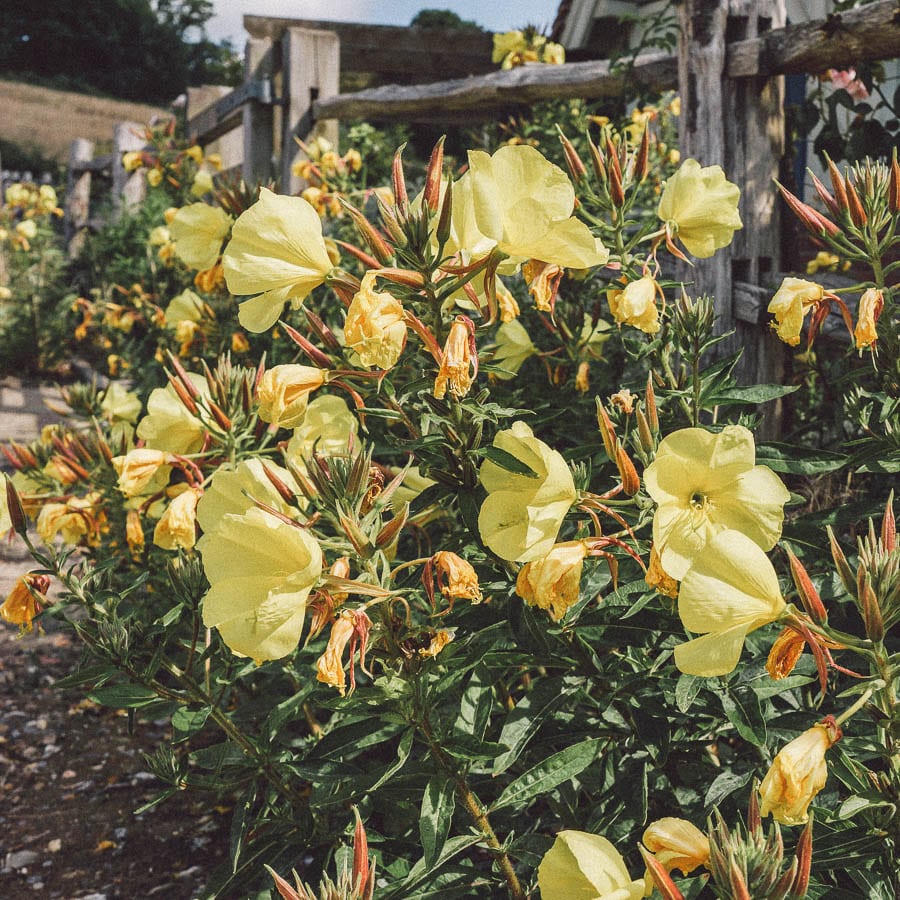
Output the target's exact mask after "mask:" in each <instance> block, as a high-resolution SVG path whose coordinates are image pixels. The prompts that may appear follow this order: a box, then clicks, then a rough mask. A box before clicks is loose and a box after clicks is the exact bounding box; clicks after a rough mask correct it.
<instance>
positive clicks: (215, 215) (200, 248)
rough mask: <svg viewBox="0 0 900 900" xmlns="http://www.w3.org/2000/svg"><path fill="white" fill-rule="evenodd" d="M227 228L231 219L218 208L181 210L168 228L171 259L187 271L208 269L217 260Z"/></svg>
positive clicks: (197, 206)
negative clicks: (174, 256)
mask: <svg viewBox="0 0 900 900" xmlns="http://www.w3.org/2000/svg"><path fill="white" fill-rule="evenodd" d="M230 228H231V216H229V215H228V213H226V212H225V210H223V209H220V208H219V207H218V206H209V205H208V204H206V203H191V204H190V205H189V206H183V207H182V208H181V209H179V210H178V212H177V213H176V214H175V218H174V219H172V222H171V224H170V225H169V233H170V234H171V236H172V240H173V241H175V255H176V256H177V257H178V258H179V259H180V260H181V261H182V262H183V263H184V264H185V265H186V266H188V267H189V268H191V269H208V268H210V266H214V265H215V263H216V260H217V259H218V258H219V254H220V253H221V252H222V241H224V240H225V236H226V235H227V234H228V230H229V229H230Z"/></svg>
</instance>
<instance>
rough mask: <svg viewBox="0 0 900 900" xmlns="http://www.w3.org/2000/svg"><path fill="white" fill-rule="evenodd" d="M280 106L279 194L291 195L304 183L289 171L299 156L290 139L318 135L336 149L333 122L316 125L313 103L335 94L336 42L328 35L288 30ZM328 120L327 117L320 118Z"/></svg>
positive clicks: (283, 58)
mask: <svg viewBox="0 0 900 900" xmlns="http://www.w3.org/2000/svg"><path fill="white" fill-rule="evenodd" d="M281 48H282V50H281V57H282V78H283V83H284V89H283V90H284V100H283V103H282V110H283V115H282V136H281V191H282V193H285V194H294V193H297V192H298V191H300V190H302V189H303V188H304V187H305V186H306V183H305V182H304V181H303V180H302V179H301V178H299V177H298V176H296V175H295V174H294V173H293V172H292V171H291V170H292V168H293V165H294V163H295V162H296V161H297V160H299V159H300V158H301V157H302V154H303V152H302V151H301V149H300V147H299V146H298V145H297V142H296V140H294V138H301V139H304V138H307V137H309V136H310V134H311V133H313V126H314V125H315V133H316V134H322V135H323V136H324V137H326V138H328V140H330V141H331V143H332V144H334V146H335V147H337V122H336V121H334V120H333V119H332V121H331V122H328V123H323V122H317V120H318V119H319V118H320V117H319V116H317V115H315V114H314V112H313V101H314V100H315V99H316V97H318V96H323V95H324V96H326V97H327V96H328V95H330V94H336V93H337V91H338V83H339V80H340V69H339V66H340V41H339V40H338V36H337V35H336V34H334V33H333V32H330V31H314V30H312V29H308V28H288V29H287V30H286V31H285V32H284V36H283V37H282V39H281ZM321 118H330V117H327V116H325V117H321Z"/></svg>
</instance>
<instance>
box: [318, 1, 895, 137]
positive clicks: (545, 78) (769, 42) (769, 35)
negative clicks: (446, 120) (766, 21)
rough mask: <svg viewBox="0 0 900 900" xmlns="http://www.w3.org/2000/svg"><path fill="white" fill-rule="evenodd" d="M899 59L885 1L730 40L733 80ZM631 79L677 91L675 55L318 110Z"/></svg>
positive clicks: (429, 106) (400, 92)
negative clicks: (759, 34) (744, 39)
mask: <svg viewBox="0 0 900 900" xmlns="http://www.w3.org/2000/svg"><path fill="white" fill-rule="evenodd" d="M895 56H900V8H898V5H897V2H896V0H879V2H877V3H872V4H869V5H867V6H863V7H860V8H858V9H854V10H851V11H850V12H846V13H842V14H840V15H838V14H833V15H830V16H828V18H826V19H824V20H821V21H817V22H810V23H806V24H803V25H791V26H788V27H786V28H776V29H773V30H771V31H768V32H766V33H765V34H764V35H762V36H760V37H758V38H754V39H752V40H746V41H736V42H734V43H731V44H729V45H728V48H727V52H726V72H727V74H728V75H729V76H730V77H732V78H739V77H748V76H755V75H777V74H783V73H788V72H810V73H815V72H820V71H823V70H825V69H827V68H830V67H835V66H842V65H852V64H853V63H859V62H863V61H871V60H879V59H889V58H892V57H895ZM626 80H627V81H628V82H629V84H633V83H637V84H640V85H642V86H644V87H649V88H653V89H659V90H664V89H667V88H674V87H676V85H677V81H678V77H677V60H676V57H674V56H668V55H665V54H647V55H644V56H641V57H638V58H637V60H636V61H635V62H634V65H633V66H632V67H630V68H627V69H624V70H622V69H621V68H618V69H616V68H614V69H611V68H610V65H609V63H608V62H606V61H597V62H594V61H591V62H580V63H567V64H566V65H562V66H548V65H540V64H535V65H528V66H521V67H519V68H516V69H510V70H509V71H506V72H492V73H490V74H488V75H480V76H475V77H470V78H464V79H455V80H451V81H441V82H436V83H433V84H425V85H385V86H384V87H379V88H372V89H370V90H365V91H358V92H356V93H353V94H338V95H337V96H335V97H324V98H321V99H319V100H316V102H315V103H314V104H313V112H314V115H315V117H316V118H317V119H357V118H372V119H380V120H387V119H410V120H417V121H422V120H423V119H434V118H437V117H440V115H441V114H442V113H444V112H456V113H458V112H460V111H463V110H465V111H468V112H469V113H470V114H471V115H472V116H473V117H476V118H485V119H486V118H490V117H491V116H492V115H493V113H494V112H495V111H496V110H497V109H498V108H502V107H504V106H509V105H510V104H514V103H533V102H535V101H537V100H547V99H553V98H559V99H565V98H572V97H584V98H585V99H596V98H600V97H609V96H616V95H617V94H619V93H621V92H622V90H623V87H624V83H625V81H626Z"/></svg>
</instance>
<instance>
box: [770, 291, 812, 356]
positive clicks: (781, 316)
mask: <svg viewBox="0 0 900 900" xmlns="http://www.w3.org/2000/svg"><path fill="white" fill-rule="evenodd" d="M824 296H825V289H824V288H823V287H822V285H820V284H816V282H814V281H806V280H804V279H803V278H785V279H784V280H783V281H782V282H781V287H779V288H778V290H777V291H776V292H775V296H774V297H773V298H772V299H771V301H769V312H770V313H772V315H773V316H775V321H774V322H773V323H772V327H773V328H774V329H775V333H776V334H777V335H778V337H780V338H781V340H783V341H784V342H785V343H786V344H790V346H791V347H796V346H797V344H799V343H800V332H801V330H802V329H803V320H804V319H805V318H806V314H807V313H808V312H809V311H810V310H811V309H812V308H813V307H814V306H816V304H818V303H819V302H820V301H821V300H822V299H823V298H824Z"/></svg>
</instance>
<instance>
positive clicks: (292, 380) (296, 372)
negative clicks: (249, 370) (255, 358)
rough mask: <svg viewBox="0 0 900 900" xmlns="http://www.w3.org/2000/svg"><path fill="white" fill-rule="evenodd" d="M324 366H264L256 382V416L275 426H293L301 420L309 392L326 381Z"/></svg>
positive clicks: (304, 412)
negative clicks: (264, 369)
mask: <svg viewBox="0 0 900 900" xmlns="http://www.w3.org/2000/svg"><path fill="white" fill-rule="evenodd" d="M325 374H326V373H325V371H324V369H318V368H316V367H315V366H300V365H284V366H274V367H273V368H271V369H267V370H266V371H265V373H264V374H263V376H262V378H261V379H260V381H259V387H258V388H257V400H258V402H259V417H260V419H262V420H263V422H269V423H271V424H272V426H273V427H275V428H295V427H296V426H297V425H299V424H300V423H301V422H302V421H303V417H304V416H305V415H306V407H307V403H308V402H309V395H310V394H311V393H312V392H313V391H314V390H316V389H317V388H320V387H322V385H323V384H324V383H325Z"/></svg>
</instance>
